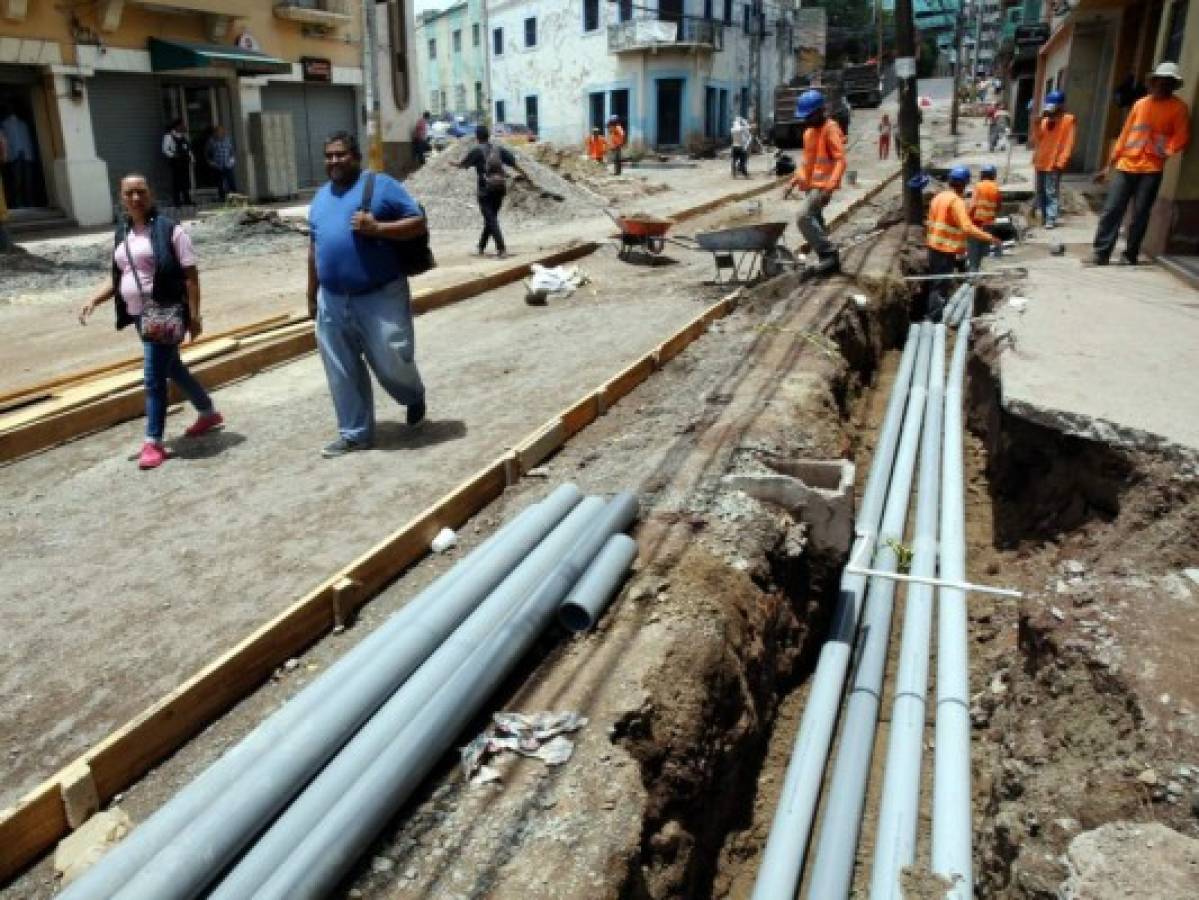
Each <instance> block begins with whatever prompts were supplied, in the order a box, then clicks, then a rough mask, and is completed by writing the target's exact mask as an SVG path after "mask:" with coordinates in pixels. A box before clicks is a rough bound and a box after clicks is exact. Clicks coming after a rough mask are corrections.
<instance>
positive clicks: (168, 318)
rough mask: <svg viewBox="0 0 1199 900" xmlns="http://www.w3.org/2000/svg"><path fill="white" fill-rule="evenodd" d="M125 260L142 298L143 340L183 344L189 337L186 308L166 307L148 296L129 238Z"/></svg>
mask: <svg viewBox="0 0 1199 900" xmlns="http://www.w3.org/2000/svg"><path fill="white" fill-rule="evenodd" d="M125 258H126V259H127V260H129V269H130V271H132V272H133V280H134V281H135V282H137V292H138V294H139V295H140V296H141V298H142V313H141V317H140V319H139V320H138V330H139V331H140V332H141V336H142V340H143V341H148V342H150V343H151V344H182V343H183V338H184V337H186V335H187V310H186V308H185V307H184V306H183V304H182V303H174V304H169V305H165V306H164V305H163V304H160V303H158V302H156V301H155V300H154V298H153V297H147V296H146V291H145V288H143V287H142V279H141V276H140V275H138V274H137V266H135V265H134V264H133V254H132V253H130V252H129V238H128V237H126V238H125Z"/></svg>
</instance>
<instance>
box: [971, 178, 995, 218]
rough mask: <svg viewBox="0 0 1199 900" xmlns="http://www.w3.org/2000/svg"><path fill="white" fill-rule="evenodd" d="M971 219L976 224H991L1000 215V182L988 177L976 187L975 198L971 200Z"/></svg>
mask: <svg viewBox="0 0 1199 900" xmlns="http://www.w3.org/2000/svg"><path fill="white" fill-rule="evenodd" d="M969 213H970V220H971V221H972V222H974V224H975V225H989V224H991V223H992V222H994V221H995V217H996V216H998V215H999V183H998V182H996V181H994V180H992V179H989V178H988V179H986V180H984V181H980V182H979V183H978V184H977V185H976V186H975V188H974V199H972V200H971V201H970V207H969Z"/></svg>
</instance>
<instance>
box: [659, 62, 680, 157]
mask: <svg viewBox="0 0 1199 900" xmlns="http://www.w3.org/2000/svg"><path fill="white" fill-rule="evenodd" d="M657 88H658V119H657V145H658V146H659V147H679V146H681V145H682V143H683V79H682V78H659V79H658V80H657Z"/></svg>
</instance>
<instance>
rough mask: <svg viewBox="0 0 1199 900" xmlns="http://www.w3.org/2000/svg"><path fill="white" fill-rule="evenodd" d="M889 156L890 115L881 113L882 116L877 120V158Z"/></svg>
mask: <svg viewBox="0 0 1199 900" xmlns="http://www.w3.org/2000/svg"><path fill="white" fill-rule="evenodd" d="M890 157H891V116H889V115H888V114H887V113H883V117H882V118H881V119H879V122H878V158H879V159H889V158H890Z"/></svg>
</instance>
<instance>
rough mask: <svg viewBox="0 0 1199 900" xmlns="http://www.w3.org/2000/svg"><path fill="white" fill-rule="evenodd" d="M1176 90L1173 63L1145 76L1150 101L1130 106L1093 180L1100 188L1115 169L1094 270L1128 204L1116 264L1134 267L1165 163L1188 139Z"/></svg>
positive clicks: (1107, 254) (1178, 80) (1178, 74)
mask: <svg viewBox="0 0 1199 900" xmlns="http://www.w3.org/2000/svg"><path fill="white" fill-rule="evenodd" d="M1180 87H1182V71H1181V70H1180V69H1179V68H1178V64H1177V63H1172V62H1164V63H1161V64H1160V65H1159V66H1158V67H1157V68H1156V69H1154V70H1153V71H1152V72H1151V73H1150V74H1149V96H1148V97H1142V98H1141V99H1140V100H1138V101H1137V102H1136V103H1134V104H1133V105H1132V111H1131V112H1129V114H1128V118H1127V119H1126V120H1125V122H1124V130H1123V131H1121V132H1120V137H1119V138H1118V139H1117V140H1116V146H1115V148H1114V149H1113V150H1112V156H1111V159H1110V160H1109V161H1108V164H1107V166H1106V167H1105V168H1104V169H1103V170H1102V171H1101V172H1099V174H1098V175H1096V176H1095V180H1096V181H1097V182H1100V183H1102V182H1103V181H1105V180H1106V179H1107V177H1108V175H1109V173H1110V171H1111V168H1112V166H1115V167H1116V176H1115V178H1114V179H1113V180H1112V186H1111V188H1110V189H1109V190H1108V192H1107V200H1106V201H1105V203H1104V205H1103V213H1102V214H1101V215H1100V217H1099V229H1098V230H1097V231H1096V232H1095V242H1094V244H1093V249H1094V252H1095V256H1094V263H1095V265H1097V266H1106V265H1107V264H1108V260H1109V259H1111V255H1112V251H1113V250H1114V249H1116V239H1117V238H1118V237H1119V236H1120V223H1121V222H1122V221H1123V220H1124V212H1125V210H1127V209H1128V204H1129V202H1130V201H1131V203H1132V224H1131V225H1129V226H1128V235H1127V237H1126V239H1125V245H1124V253H1123V254H1122V255H1121V257H1120V263H1121V264H1122V265H1128V266H1135V265H1136V264H1137V254H1138V253H1139V252H1140V250H1141V241H1142V240H1144V238H1145V230H1146V229H1147V228H1148V227H1149V214H1150V212H1152V210H1153V201H1154V200H1156V199H1157V192H1158V189H1159V188H1160V187H1161V185H1162V170H1163V169H1164V168H1165V166H1166V160H1167V159H1168V158H1169V157H1171V156H1173V155H1174V154H1176V153H1181V152H1182V151H1183V150H1185V149H1186V148H1187V144H1189V143H1190V140H1191V129H1190V110H1189V109H1188V108H1187V105H1186V104H1185V103H1184V102H1183V101H1181V100H1179V99H1178V98H1177V97H1175V96H1174V92H1175V91H1176V90H1178V89H1179V88H1180Z"/></svg>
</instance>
